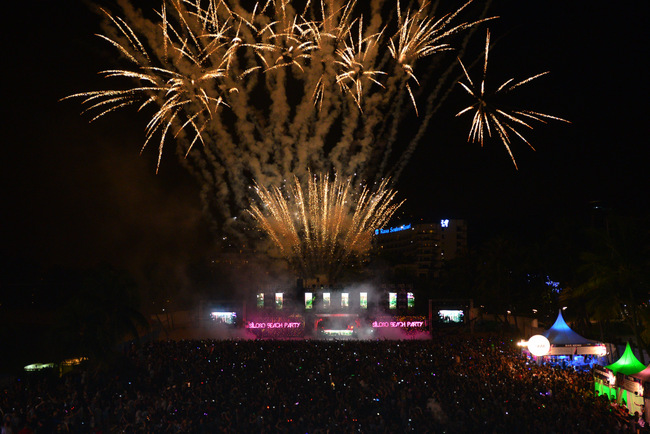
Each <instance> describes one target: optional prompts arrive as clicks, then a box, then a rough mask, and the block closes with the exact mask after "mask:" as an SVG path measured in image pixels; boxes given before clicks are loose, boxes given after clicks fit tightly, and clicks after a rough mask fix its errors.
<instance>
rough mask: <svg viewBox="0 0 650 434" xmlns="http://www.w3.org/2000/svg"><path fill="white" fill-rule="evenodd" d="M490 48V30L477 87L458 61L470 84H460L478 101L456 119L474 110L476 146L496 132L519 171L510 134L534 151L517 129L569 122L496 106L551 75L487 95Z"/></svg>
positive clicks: (505, 85)
mask: <svg viewBox="0 0 650 434" xmlns="http://www.w3.org/2000/svg"><path fill="white" fill-rule="evenodd" d="M489 49H490V32H489V30H488V32H487V36H486V38H485V60H484V62H483V76H482V77H481V80H480V82H478V83H477V84H476V85H475V84H474V82H473V81H472V79H471V78H470V76H469V74H468V73H467V69H466V68H465V65H463V62H462V61H461V60H460V59H458V60H459V62H460V64H461V66H462V68H463V71H464V73H465V77H466V78H467V82H468V84H465V83H460V85H461V86H463V88H464V89H465V90H466V91H467V93H469V94H470V95H471V96H472V97H473V98H474V99H475V102H474V104H472V105H471V106H469V107H466V108H464V109H463V110H461V111H460V112H458V114H456V116H460V115H462V114H464V113H468V112H472V111H473V113H474V118H473V120H472V127H471V128H470V130H469V138H468V140H469V141H470V142H474V143H476V142H478V143H480V144H481V146H483V141H484V139H485V135H486V134H487V136H488V137H491V136H492V131H496V133H497V134H498V135H499V138H500V139H501V142H502V143H503V145H504V146H505V147H506V150H507V151H508V154H509V155H510V158H511V159H512V162H513V164H514V165H515V168H516V167H517V162H516V161H515V157H514V155H513V154H512V150H511V149H510V135H509V134H508V131H510V132H511V133H513V134H514V135H516V136H517V137H519V138H520V139H521V140H523V141H524V142H525V143H526V144H528V146H530V147H531V149H533V150H534V149H535V148H533V145H531V144H530V142H528V140H526V139H525V138H524V136H523V135H522V134H521V133H520V132H519V131H518V130H517V129H516V127H517V126H523V127H526V128H529V129H532V128H533V127H532V126H531V125H530V124H529V123H528V122H529V121H530V120H534V121H539V122H542V123H546V119H553V120H556V121H562V122H569V121H567V120H566V119H562V118H559V117H557V116H551V115H547V114H543V113H539V112H534V111H530V110H517V109H508V108H505V107H504V106H502V105H500V104H498V103H496V102H495V98H498V97H500V96H501V95H503V94H506V93H508V92H510V91H512V90H514V89H515V88H517V87H519V86H521V85H523V84H526V83H530V82H531V81H533V80H535V79H536V78H539V77H541V76H543V75H546V74H548V71H547V72H542V73H541V74H537V75H533V76H532V77H528V78H526V79H525V80H522V81H518V82H515V80H514V79H512V78H511V79H509V80H507V81H506V82H504V83H503V84H502V85H501V86H499V87H498V88H497V90H496V91H494V92H492V93H489V92H486V90H485V76H486V74H487V66H488V52H489Z"/></svg>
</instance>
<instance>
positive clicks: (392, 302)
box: [388, 292, 397, 309]
mask: <svg viewBox="0 0 650 434" xmlns="http://www.w3.org/2000/svg"><path fill="white" fill-rule="evenodd" d="M388 308H389V309H397V293H396V292H389V293H388Z"/></svg>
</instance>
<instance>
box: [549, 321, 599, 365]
mask: <svg viewBox="0 0 650 434" xmlns="http://www.w3.org/2000/svg"><path fill="white" fill-rule="evenodd" d="M542 335H543V336H545V337H546V339H548V341H549V342H550V343H551V351H550V353H549V355H550V356H560V355H572V354H580V355H589V354H595V355H602V354H604V353H603V350H604V346H603V344H602V343H600V342H596V341H591V340H589V339H586V338H584V337H582V336H580V335H579V334H578V333H576V332H574V331H573V330H571V327H569V326H568V325H567V323H566V321H564V318H563V317H562V310H560V311H559V312H558V314H557V319H556V320H555V323H554V324H553V326H551V328H550V329H548V330H546V331H545V332H544V333H542Z"/></svg>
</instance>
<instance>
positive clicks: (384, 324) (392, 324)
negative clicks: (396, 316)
mask: <svg viewBox="0 0 650 434" xmlns="http://www.w3.org/2000/svg"><path fill="white" fill-rule="evenodd" d="M372 326H373V328H382V327H392V328H405V327H423V326H424V321H373V322H372Z"/></svg>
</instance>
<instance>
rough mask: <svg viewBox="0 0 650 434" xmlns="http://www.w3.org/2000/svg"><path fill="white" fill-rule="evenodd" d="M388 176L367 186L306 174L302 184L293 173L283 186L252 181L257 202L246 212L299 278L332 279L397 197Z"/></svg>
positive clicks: (362, 249)
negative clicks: (369, 186) (375, 184)
mask: <svg viewBox="0 0 650 434" xmlns="http://www.w3.org/2000/svg"><path fill="white" fill-rule="evenodd" d="M388 182H389V180H388V179H385V180H383V181H382V182H381V183H380V184H379V185H378V187H377V189H375V190H374V191H371V190H370V189H369V188H367V187H361V186H356V185H353V183H352V180H351V179H349V178H348V179H347V180H342V179H341V178H339V177H338V176H334V179H331V178H330V177H329V175H323V174H321V175H314V176H312V175H311V174H309V176H308V179H307V181H306V185H305V186H304V187H303V184H301V183H300V180H299V179H298V178H297V177H294V179H293V183H292V184H291V185H289V186H288V187H287V188H286V189H284V191H283V189H281V188H279V187H273V188H271V189H267V188H265V187H264V186H261V185H259V184H256V191H257V194H258V196H259V198H260V201H261V202H260V204H259V205H257V204H253V205H252V206H251V207H250V209H249V213H250V215H251V216H252V217H253V218H254V220H255V222H256V223H257V225H258V227H259V228H260V229H261V230H262V231H263V232H264V233H265V234H266V235H267V236H268V237H269V238H270V239H271V241H272V242H273V243H274V244H275V246H276V247H277V248H278V249H279V250H280V253H281V255H282V256H283V257H284V258H285V259H286V260H287V261H288V262H289V263H290V264H291V265H292V266H293V267H294V269H295V270H296V271H297V272H299V273H300V274H301V275H302V277H313V276H316V275H326V276H328V277H329V278H330V279H332V278H334V277H335V276H336V275H337V274H338V273H339V272H340V270H341V269H342V267H343V266H344V265H346V264H347V263H348V262H349V261H350V260H352V259H353V258H362V257H363V256H364V255H365V254H366V253H367V252H368V251H369V250H370V247H371V239H372V233H373V231H374V230H375V229H377V228H380V227H382V226H383V225H384V224H386V223H387V222H388V220H389V219H390V218H391V216H392V215H393V213H394V212H395V211H396V210H397V208H399V207H400V206H401V205H402V203H403V202H400V203H396V202H394V199H395V195H396V192H395V191H393V190H390V189H388V188H387V186H388Z"/></svg>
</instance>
